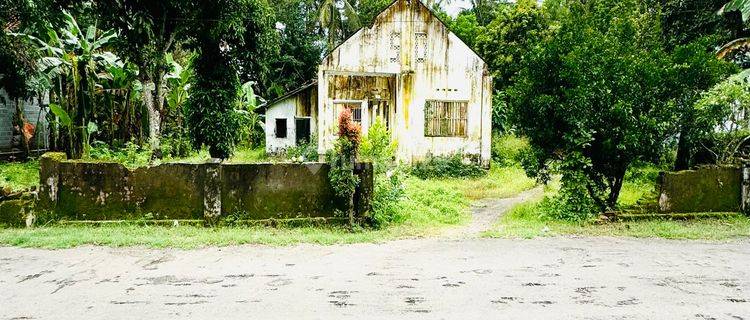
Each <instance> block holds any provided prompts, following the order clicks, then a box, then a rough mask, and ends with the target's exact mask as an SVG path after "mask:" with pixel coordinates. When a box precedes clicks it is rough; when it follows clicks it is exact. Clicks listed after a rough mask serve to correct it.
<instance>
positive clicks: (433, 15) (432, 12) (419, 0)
mask: <svg viewBox="0 0 750 320" xmlns="http://www.w3.org/2000/svg"><path fill="white" fill-rule="evenodd" d="M399 1H402V0H393V1H391V3H389V4H388V5H387V6H385V7H384V8H383V10H380V12H378V14H376V15H375V17H374V18H373V19H372V21H370V24H369V26H367V27H368V28H372V26H373V25H374V24H375V20H377V18H378V16H380V15H381V14H383V12H385V11H386V10H388V9H390V8H391V7H392V6H393V5H394V4H395V3H396V2H399ZM403 1H407V2H410V1H416V2H418V3H419V5H421V6H422V7H424V8H425V9H427V11H429V12H430V14H431V15H432V17H433V18H435V19H436V20H437V21H440V23H441V24H442V25H443V27H444V28H445V30H447V31H448V33H451V34H453V35H456V34H455V33H453V31H451V29H450V28H449V27H448V24H447V23H445V21H443V19H441V18H440V16H438V15H437V14H436V13H435V11H434V10H432V8H430V7H429V6H427V5H426V4H424V2H422V0H403ZM364 28H365V26H361V27H359V29H357V30H356V31H354V32H352V34H350V35H349V36H348V37H346V39H344V41H341V42H340V43H339V44H338V45H336V46H335V47H334V48H333V49H331V51H328V53H326V55H325V56H323V59H322V60H321V61H323V60H325V59H327V58H328V57H329V56H330V55H331V53H333V52H334V51H336V49H338V48H339V47H341V45H343V44H344V43H346V42H347V41H349V39H351V37H353V36H354V35H356V34H357V33H359V32H360V31H362V29H364ZM456 38H457V39H458V41H461V43H463V44H464V45H465V46H466V47H467V48H469V50H471V52H474V54H475V55H477V57H479V60H482V62H484V63H485V64H487V61H485V60H484V58H483V57H482V55H480V54H479V53H478V52H477V51H476V50H474V48H472V47H471V46H470V45H468V44H466V42H464V40H463V39H461V37H459V36H458V35H456Z"/></svg>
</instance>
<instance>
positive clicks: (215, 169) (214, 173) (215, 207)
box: [203, 161, 221, 225]
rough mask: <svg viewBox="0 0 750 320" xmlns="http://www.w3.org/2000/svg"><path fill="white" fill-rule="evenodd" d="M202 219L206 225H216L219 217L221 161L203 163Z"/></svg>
mask: <svg viewBox="0 0 750 320" xmlns="http://www.w3.org/2000/svg"><path fill="white" fill-rule="evenodd" d="M203 166H204V168H205V173H204V174H205V176H204V178H203V219H204V220H205V221H206V224H207V225H216V223H217V222H218V221H219V217H221V162H220V161H212V162H211V163H206V164H204V165H203Z"/></svg>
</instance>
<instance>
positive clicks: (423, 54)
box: [414, 32, 427, 63]
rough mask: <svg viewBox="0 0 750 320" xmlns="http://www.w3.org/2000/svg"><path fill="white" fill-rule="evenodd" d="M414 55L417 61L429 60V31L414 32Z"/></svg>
mask: <svg viewBox="0 0 750 320" xmlns="http://www.w3.org/2000/svg"><path fill="white" fill-rule="evenodd" d="M414 40H415V41H414V56H415V57H416V59H417V63H424V62H425V61H426V60H427V33H425V32H416V33H414Z"/></svg>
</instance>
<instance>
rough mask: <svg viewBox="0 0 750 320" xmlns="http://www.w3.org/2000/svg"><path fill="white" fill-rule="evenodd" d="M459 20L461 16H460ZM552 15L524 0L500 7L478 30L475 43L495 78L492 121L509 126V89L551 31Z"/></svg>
mask: <svg viewBox="0 0 750 320" xmlns="http://www.w3.org/2000/svg"><path fill="white" fill-rule="evenodd" d="M457 20H458V19H457ZM549 24H550V21H549V18H548V17H547V15H546V13H545V11H544V10H543V9H542V8H541V7H539V6H538V5H537V3H536V1H533V0H520V1H518V2H517V3H516V4H515V5H513V6H506V7H504V8H503V9H502V10H499V12H498V14H497V17H496V18H495V19H494V20H492V22H491V23H490V24H489V25H488V26H487V27H484V28H482V32H478V30H475V31H474V32H477V33H478V36H477V37H476V41H475V42H474V46H475V47H476V49H477V51H478V52H479V54H480V55H481V56H482V57H483V58H484V60H485V61H487V64H488V65H489V69H490V72H491V73H492V76H493V80H494V90H495V99H494V101H493V108H492V109H493V110H492V125H493V129H494V130H499V131H504V130H506V129H508V127H509V126H510V124H509V123H508V121H507V119H506V117H507V111H506V110H505V109H506V107H505V106H506V103H507V100H506V98H505V90H506V89H507V88H508V87H509V86H510V85H511V84H512V83H513V81H514V77H515V76H516V74H517V73H518V72H519V70H520V69H521V67H522V65H523V63H524V60H525V59H527V58H528V53H529V52H531V51H532V50H533V49H534V48H535V47H536V46H538V45H539V44H540V43H541V42H542V41H543V40H545V39H546V38H547V37H548V36H549V35H550V28H549Z"/></svg>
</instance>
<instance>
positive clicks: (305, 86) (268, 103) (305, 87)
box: [257, 79, 318, 112]
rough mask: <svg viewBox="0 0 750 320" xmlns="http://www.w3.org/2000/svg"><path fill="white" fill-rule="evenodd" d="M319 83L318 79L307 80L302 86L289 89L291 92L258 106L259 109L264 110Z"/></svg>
mask: <svg viewBox="0 0 750 320" xmlns="http://www.w3.org/2000/svg"><path fill="white" fill-rule="evenodd" d="M317 84H318V80H317V79H313V80H309V81H307V82H305V83H304V84H302V86H300V87H299V88H297V89H294V90H292V91H289V92H287V93H285V94H284V95H282V96H280V97H278V98H276V99H273V100H272V101H269V102H267V103H266V104H264V105H262V106H260V107H258V109H257V110H258V111H261V112H263V111H265V110H266V109H268V108H269V107H270V106H272V105H274V104H276V103H277V102H279V101H281V100H284V99H286V98H289V97H291V96H293V95H295V94H297V93H300V92H302V91H305V90H306V89H307V88H310V87H312V86H314V85H317Z"/></svg>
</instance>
